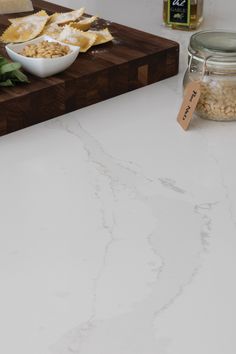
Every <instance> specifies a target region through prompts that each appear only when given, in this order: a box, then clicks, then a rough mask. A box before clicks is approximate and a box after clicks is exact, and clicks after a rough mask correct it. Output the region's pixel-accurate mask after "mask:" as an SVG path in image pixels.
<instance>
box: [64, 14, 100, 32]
mask: <svg viewBox="0 0 236 354" xmlns="http://www.w3.org/2000/svg"><path fill="white" fill-rule="evenodd" d="M96 20H97V16H92V17H86V18H82V19H81V20H80V21H78V22H71V23H70V26H71V27H73V28H77V29H79V30H81V31H87V30H88V29H89V28H90V27H91V25H92V24H93V23H94V22H95V21H96Z"/></svg>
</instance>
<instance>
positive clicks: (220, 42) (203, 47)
mask: <svg viewBox="0 0 236 354" xmlns="http://www.w3.org/2000/svg"><path fill="white" fill-rule="evenodd" d="M188 50H189V54H190V55H191V56H193V57H194V58H195V59H196V60H199V61H206V60H207V62H208V63H209V64H215V65H226V66H232V65H236V32H228V31H201V32H198V33H195V34H194V35H192V37H191V39H190V44H189V47H188Z"/></svg>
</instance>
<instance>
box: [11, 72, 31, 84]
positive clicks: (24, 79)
mask: <svg viewBox="0 0 236 354" xmlns="http://www.w3.org/2000/svg"><path fill="white" fill-rule="evenodd" d="M11 75H12V76H13V77H14V78H15V79H17V80H18V81H20V82H28V83H29V79H28V77H27V76H26V75H25V74H24V73H23V72H22V71H20V70H14V71H12V72H11Z"/></svg>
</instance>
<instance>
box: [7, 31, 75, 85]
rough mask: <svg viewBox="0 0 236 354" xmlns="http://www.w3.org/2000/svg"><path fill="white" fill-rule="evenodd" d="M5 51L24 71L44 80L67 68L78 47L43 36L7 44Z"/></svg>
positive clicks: (72, 60)
mask: <svg viewBox="0 0 236 354" xmlns="http://www.w3.org/2000/svg"><path fill="white" fill-rule="evenodd" d="M6 51H7V54H8V55H9V57H10V58H11V59H12V60H13V61H17V62H18V63H20V64H21V65H22V68H23V69H24V70H25V71H27V72H29V73H31V74H33V75H35V76H38V77H41V78H46V77H49V76H52V75H55V74H58V73H60V72H62V71H64V70H66V69H67V68H69V67H70V66H71V65H72V64H73V63H74V61H75V60H76V58H77V56H78V54H79V51H80V47H78V46H73V45H69V44H65V43H62V42H60V41H57V40H56V39H53V38H51V37H49V36H47V35H44V36H41V37H38V38H36V39H33V40H31V41H28V42H24V43H20V44H8V45H6Z"/></svg>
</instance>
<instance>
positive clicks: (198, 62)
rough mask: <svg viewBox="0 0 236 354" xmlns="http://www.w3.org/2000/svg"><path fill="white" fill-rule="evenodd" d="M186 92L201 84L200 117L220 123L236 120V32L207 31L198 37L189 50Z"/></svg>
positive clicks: (198, 112) (185, 78) (194, 38)
mask: <svg viewBox="0 0 236 354" xmlns="http://www.w3.org/2000/svg"><path fill="white" fill-rule="evenodd" d="M188 53H189V65H188V69H187V71H186V73H185V76H184V89H185V88H186V86H187V84H188V83H189V82H192V81H199V82H200V87H201V96H200V99H199V102H198V105H197V108H196V111H195V113H196V115H198V116H199V117H201V118H205V119H211V120H216V121H232V120H236V33H233V32H222V31H205V32H198V33H196V34H194V35H193V36H192V37H191V39H190V44H189V48H188Z"/></svg>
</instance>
